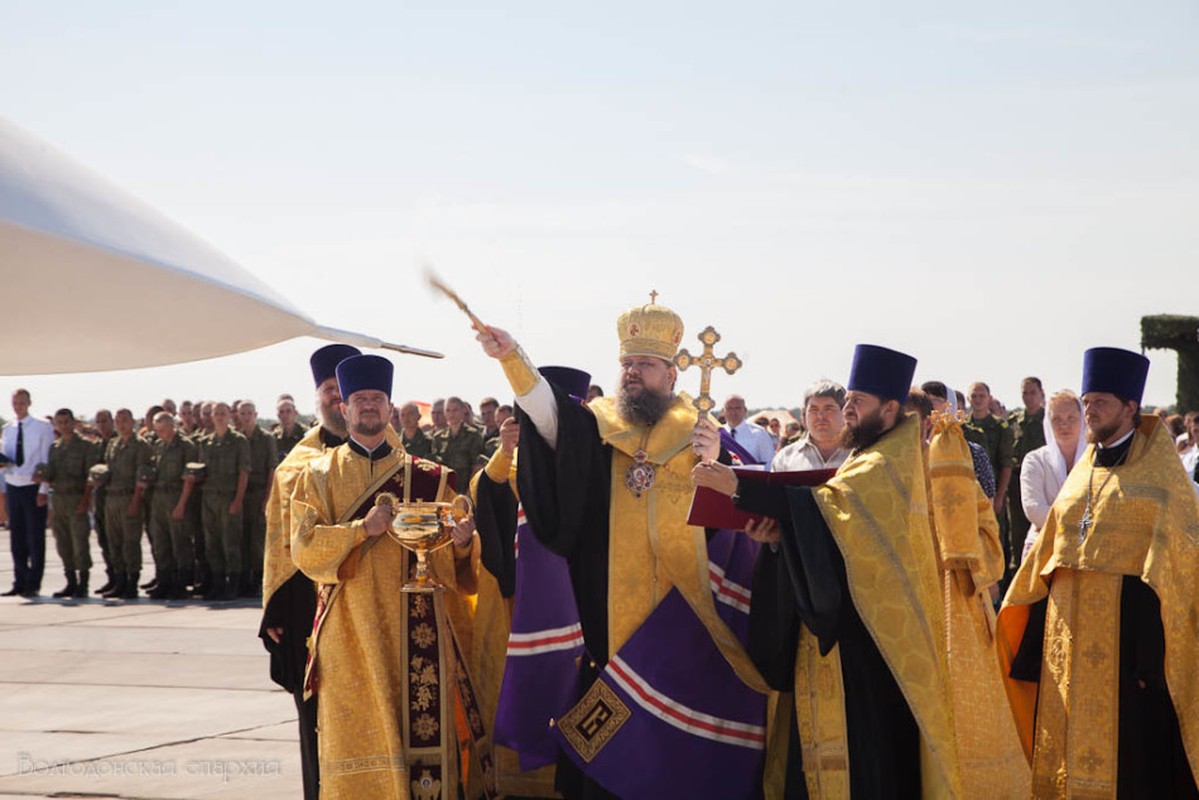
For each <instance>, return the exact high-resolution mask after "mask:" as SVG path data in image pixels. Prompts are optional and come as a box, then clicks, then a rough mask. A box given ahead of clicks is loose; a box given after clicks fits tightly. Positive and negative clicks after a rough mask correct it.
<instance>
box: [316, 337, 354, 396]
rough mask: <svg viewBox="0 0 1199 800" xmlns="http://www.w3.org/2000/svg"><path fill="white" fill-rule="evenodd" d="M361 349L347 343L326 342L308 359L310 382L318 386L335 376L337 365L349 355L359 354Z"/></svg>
mask: <svg viewBox="0 0 1199 800" xmlns="http://www.w3.org/2000/svg"><path fill="white" fill-rule="evenodd" d="M360 355H362V351H361V350H359V349H358V348H357V347H353V346H351V345H348V344H327V345H325V346H324V347H322V348H321V349H319V350H317V351H316V352H315V353H313V354H312V357H311V358H309V359H308V364H309V366H311V367H312V382H313V384H315V385H316V386H317V387H318V388H319V387H320V385H321V384H322V383H324V382H325V381H327V380H329V379H330V378H335V377H337V365H338V364H340V363H341V362H342V361H344V360H345V359H347V358H349V357H350V356H360Z"/></svg>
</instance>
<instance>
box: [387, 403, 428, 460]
mask: <svg viewBox="0 0 1199 800" xmlns="http://www.w3.org/2000/svg"><path fill="white" fill-rule="evenodd" d="M399 415H400V428H399V430H397V431H396V433H398V434H400V443H401V444H403V445H404V451H405V452H406V453H408V455H410V456H416V457H419V458H432V457H433V442H432V441H431V440H430V439H429V437H428V436H427V435H426V434H425V432H424V431H422V430H421V429H420V406H418V405H417V404H416V403H405V404H404V405H403V406H402V407H401V408H400V410H399Z"/></svg>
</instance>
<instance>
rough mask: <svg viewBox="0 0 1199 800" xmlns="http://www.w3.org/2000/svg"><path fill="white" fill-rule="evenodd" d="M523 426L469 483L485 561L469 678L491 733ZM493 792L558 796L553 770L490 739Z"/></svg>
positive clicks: (508, 619)
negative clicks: (529, 765)
mask: <svg viewBox="0 0 1199 800" xmlns="http://www.w3.org/2000/svg"><path fill="white" fill-rule="evenodd" d="M519 435H520V426H519V424H518V423H517V421H516V417H509V418H508V419H506V420H504V422H503V424H502V425H501V426H500V433H499V437H500V446H499V447H497V448H496V451H495V452H494V453H492V455H491V458H490V459H489V460H488V462H487V466H486V467H485V468H484V469H482V470H480V471H479V472H477V473H476V474H475V475H474V477H473V478H472V479H471V498H472V499H473V500H475V509H476V520H477V524H478V528H479V531H478V533H479V536H478V540H479V543H480V546H481V550H482V559H481V562H482V563H481V564H480V568H479V570H478V580H479V593H478V604H477V606H476V608H475V628H474V630H475V636H474V646H473V650H474V652H473V653H472V654H471V674H472V675H473V676H474V679H475V685H476V687H477V690H478V693H479V708H480V710H481V711H482V712H483V720H484V724H485V725H486V726H487V730H488V732H489V733H492V732H493V731H494V730H495V720H496V710H497V708H498V706H499V697H500V686H501V684H502V681H503V677H504V663H505V660H506V658H507V654H508V635H509V633H510V632H511V630H512V607H513V595H514V593H515V585H514V584H515V563H514V562H515V558H514V557H515V549H516V548H515V533H516V527H517V515H518V507H519V503H520V494H519V492H518V491H517V488H516V459H517V450H516V443H517V437H518V436H519ZM492 760H493V762H494V774H495V790H496V791H497V792H498V793H499V794H501V795H515V796H519V797H558V796H559V795H558V793H557V792H556V791H554V767H553V766H552V765H548V766H543V767H539V768H537V769H530V770H522V769H521V765H520V759H519V757H518V755H517V753H516V752H515V751H514V750H512V749H510V748H508V747H504V746H502V745H500V744H497V743H495V742H494V738H493V740H492Z"/></svg>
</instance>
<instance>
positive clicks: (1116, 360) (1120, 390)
mask: <svg viewBox="0 0 1199 800" xmlns="http://www.w3.org/2000/svg"><path fill="white" fill-rule="evenodd" d="M1148 376H1149V359H1147V358H1145V357H1144V356H1143V355H1141V354H1140V353H1134V352H1132V351H1131V350H1121V349H1120V348H1118V347H1092V348H1091V349H1090V350H1088V351H1086V352H1085V353H1083V354H1082V393H1083V394H1086V393H1087V392H1108V393H1110V394H1114V395H1115V396H1116V397H1119V398H1121V399H1122V400H1134V401H1136V403H1137V405H1140V403H1141V396H1142V395H1143V394H1144V393H1145V378H1147V377H1148Z"/></svg>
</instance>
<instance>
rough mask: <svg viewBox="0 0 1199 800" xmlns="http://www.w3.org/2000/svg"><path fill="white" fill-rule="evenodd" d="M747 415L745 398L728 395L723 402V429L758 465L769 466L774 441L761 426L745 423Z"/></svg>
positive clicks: (737, 395) (772, 456)
mask: <svg viewBox="0 0 1199 800" xmlns="http://www.w3.org/2000/svg"><path fill="white" fill-rule="evenodd" d="M747 413H748V411H747V409H746V407H745V398H744V397H742V396H741V395H739V394H732V395H729V399H728V400H725V401H724V418H725V421H726V424H725V426H724V428H725V430H727V431H728V432H729V435H730V436H732V437H733V439H734V440H736V442H737V444H739V445H741V446H742V447H744V448H745V449H746V450H748V451H749V454H750V455H752V456H753V457H754V458H755V459H756V460H757V462H758V463H759V464H769V463H770V461H771V460H772V459H773V458H774V450H775V446H774V439H772V438H771V437H770V434H769V433H767V432H766V430H765V429H763V428H762V427H761V426H759V425H754V424H753V423H750V422H746V420H745V416H746V414H747Z"/></svg>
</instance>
